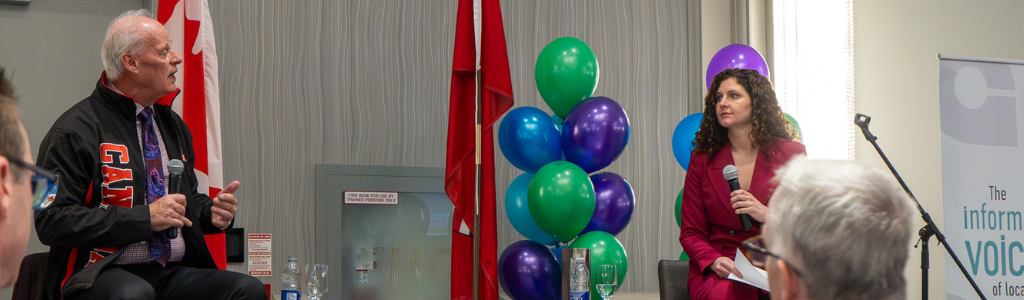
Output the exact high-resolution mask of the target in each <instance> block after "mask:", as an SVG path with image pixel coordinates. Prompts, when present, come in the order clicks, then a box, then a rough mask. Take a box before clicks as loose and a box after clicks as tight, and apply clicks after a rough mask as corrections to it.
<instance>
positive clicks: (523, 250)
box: [498, 240, 562, 300]
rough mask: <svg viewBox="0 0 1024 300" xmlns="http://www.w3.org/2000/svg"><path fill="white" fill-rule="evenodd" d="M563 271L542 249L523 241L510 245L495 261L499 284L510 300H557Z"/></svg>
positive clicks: (532, 242)
mask: <svg viewBox="0 0 1024 300" xmlns="http://www.w3.org/2000/svg"><path fill="white" fill-rule="evenodd" d="M561 275H562V267H561V266H560V265H558V262H557V261H555V256H554V255H553V254H551V250H549V249H548V248H547V247H545V246H544V245H541V244H540V243H538V242H534V241H530V240H524V241H518V242H515V243H512V244H511V245H508V247H507V248H505V251H503V252H501V258H499V259H498V283H500V284H501V289H503V290H505V294H508V296H509V297H512V299H551V300H558V298H559V293H560V292H561V291H562V277H561Z"/></svg>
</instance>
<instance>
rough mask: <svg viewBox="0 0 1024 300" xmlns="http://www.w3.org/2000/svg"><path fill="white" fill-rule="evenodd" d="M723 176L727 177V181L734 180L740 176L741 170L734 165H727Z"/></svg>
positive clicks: (723, 170)
mask: <svg viewBox="0 0 1024 300" xmlns="http://www.w3.org/2000/svg"><path fill="white" fill-rule="evenodd" d="M722 176H723V177H725V180H727V181H728V180H733V179H736V178H739V177H740V170H737V169H736V166H734V165H728V166H725V169H722Z"/></svg>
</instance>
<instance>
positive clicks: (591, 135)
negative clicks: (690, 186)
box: [498, 37, 635, 299]
mask: <svg viewBox="0 0 1024 300" xmlns="http://www.w3.org/2000/svg"><path fill="white" fill-rule="evenodd" d="M598 76H599V69H598V63H597V58H596V57H595V56H594V52H593V51H592V50H591V49H590V47H589V46H587V44H586V43H584V42H583V41H581V40H579V39H576V38H572V37H562V38H559V39H556V40H554V41H552V42H551V43H549V44H548V45H547V46H545V47H544V49H543V50H542V51H541V52H540V55H539V56H538V58H537V64H536V69H535V79H536V81H537V89H538V90H539V92H540V95H541V97H542V98H543V99H544V102H546V103H547V104H548V106H549V107H551V110H552V111H554V115H551V116H549V115H547V114H546V113H545V112H544V111H542V110H540V109H538V108H536V107H519V108H516V109H513V110H511V111H509V112H508V114H507V115H506V116H505V118H504V119H503V120H502V121H501V124H500V125H499V129H498V145H499V146H500V148H501V152H502V153H503V154H504V155H505V158H507V159H508V161H509V162H510V163H512V165H513V166H515V167H516V168H519V169H520V170H523V171H524V172H526V173H524V174H522V175H519V176H518V177H516V178H515V179H514V180H512V183H511V184H509V187H508V191H507V192H506V193H505V212H506V214H507V215H508V219H509V222H510V223H511V224H512V227H514V228H515V229H516V231H518V232H519V233H520V234H522V235H523V236H524V237H526V238H528V239H529V240H524V241H518V242H515V243H513V244H511V245H509V246H508V247H507V248H505V250H504V251H503V252H502V253H501V257H500V258H499V259H498V281H499V283H500V284H501V287H502V288H503V289H504V291H505V293H506V294H508V296H510V297H512V298H513V299H558V298H559V296H560V295H561V289H562V288H568V287H562V286H561V285H562V284H561V266H560V264H559V260H560V258H559V256H560V254H561V249H562V248H566V247H569V248H587V249H590V260H591V265H592V266H596V265H602V264H614V265H616V266H617V269H618V282H622V279H623V278H625V276H626V271H627V270H628V264H627V260H626V252H625V250H624V249H623V247H622V244H621V243H619V241H618V240H617V239H615V235H616V234H619V233H620V232H622V230H623V229H624V228H625V227H626V225H627V224H628V223H629V221H630V219H631V218H632V216H633V206H634V203H635V200H634V196H633V189H632V187H630V185H629V183H628V182H626V180H625V179H623V178H622V176H619V175H618V174H615V173H611V172H603V173H597V174H593V175H589V176H588V174H590V173H594V172H596V171H599V170H601V169H604V168H605V167H607V166H608V165H610V164H611V163H612V162H613V161H615V159H616V158H618V157H619V155H620V154H622V150H623V149H625V147H626V143H627V141H628V140H629V118H627V117H626V112H625V111H624V110H623V109H622V106H621V105H619V103H618V102H616V101H615V100H612V99H611V98H608V97H591V95H592V94H593V93H594V90H595V89H596V88H597V82H598ZM563 120H564V121H563ZM548 246H552V248H548ZM596 275H597V274H596V272H594V273H592V277H593V276H596ZM591 282H595V281H594V280H591ZM591 290H592V291H596V290H597V289H596V288H595V287H594V286H593V285H592V286H591Z"/></svg>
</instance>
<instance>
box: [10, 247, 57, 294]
mask: <svg viewBox="0 0 1024 300" xmlns="http://www.w3.org/2000/svg"><path fill="white" fill-rule="evenodd" d="M49 258H50V253H49V252H40V253H33V254H29V255H26V256H25V259H23V260H22V261H21V269H20V270H18V280H17V281H16V282H14V291H12V293H11V300H44V299H46V266H47V260H49Z"/></svg>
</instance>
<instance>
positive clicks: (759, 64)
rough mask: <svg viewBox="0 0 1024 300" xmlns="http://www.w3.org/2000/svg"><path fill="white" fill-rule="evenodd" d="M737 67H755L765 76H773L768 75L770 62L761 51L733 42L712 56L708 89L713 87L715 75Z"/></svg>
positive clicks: (709, 64)
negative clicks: (765, 59)
mask: <svg viewBox="0 0 1024 300" xmlns="http://www.w3.org/2000/svg"><path fill="white" fill-rule="evenodd" d="M736 68H739V69H754V70H756V71H757V72H758V73H761V75H764V77H768V78H771V77H770V76H769V75H768V63H766V62H765V61H764V57H763V56H761V53H758V52H757V50H754V48H751V47H750V46H747V45H743V44H732V45H728V46H725V47H724V48H722V50H718V53H715V56H712V57H711V61H710V62H708V72H707V74H706V75H705V77H706V80H705V81H707V87H708V89H711V82H712V81H713V79H714V78H715V75H718V73H720V72H722V71H724V70H725V69H736Z"/></svg>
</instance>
